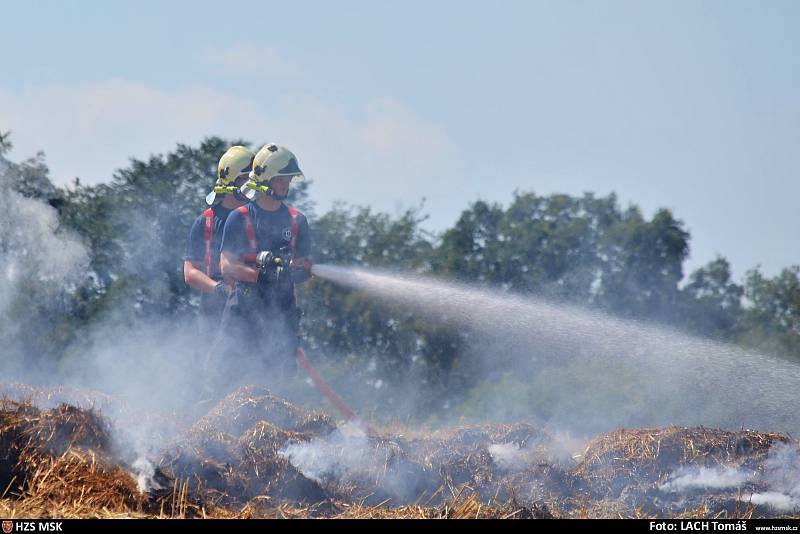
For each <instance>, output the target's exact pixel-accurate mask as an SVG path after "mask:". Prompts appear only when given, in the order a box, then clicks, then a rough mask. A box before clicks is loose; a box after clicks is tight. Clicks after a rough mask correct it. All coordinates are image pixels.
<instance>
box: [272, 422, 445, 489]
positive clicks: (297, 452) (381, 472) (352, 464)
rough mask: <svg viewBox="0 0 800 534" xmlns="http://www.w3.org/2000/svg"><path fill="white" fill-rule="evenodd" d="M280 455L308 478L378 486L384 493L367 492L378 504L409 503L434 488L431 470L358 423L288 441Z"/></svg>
mask: <svg viewBox="0 0 800 534" xmlns="http://www.w3.org/2000/svg"><path fill="white" fill-rule="evenodd" d="M278 454H279V455H280V456H281V457H283V458H285V459H286V460H287V461H289V463H291V464H292V465H293V466H294V467H295V468H297V470H298V471H300V472H301V473H302V474H303V475H304V476H305V477H307V478H310V479H311V480H314V481H316V482H318V483H321V484H334V485H338V486H340V487H365V488H370V487H373V488H374V486H377V487H378V488H380V490H381V491H382V492H383V493H381V494H380V495H376V494H375V493H372V492H371V493H370V494H367V495H364V498H365V499H367V501H368V502H372V503H375V504H377V503H378V502H382V501H386V500H391V502H392V504H393V505H400V504H406V503H410V502H414V501H415V500H418V499H419V498H420V497H421V496H422V495H423V494H424V493H425V492H428V491H433V490H434V489H435V488H434V489H432V486H433V484H432V482H431V480H432V475H431V474H430V473H425V472H423V471H422V470H421V468H420V466H418V465H416V464H414V463H413V462H410V461H407V460H405V459H404V458H403V456H402V454H401V453H400V451H398V450H397V449H395V448H393V447H392V446H391V445H390V444H389V443H387V442H383V441H381V440H379V439H376V438H370V437H369V436H368V435H367V433H366V431H365V429H364V428H363V427H362V426H360V425H359V424H357V423H346V424H344V425H342V426H340V427H338V428H337V429H336V430H334V431H333V432H332V433H330V434H329V435H327V436H325V437H322V438H315V439H313V440H311V441H309V442H300V443H297V442H295V443H289V444H287V445H286V446H285V447H283V448H282V449H281V450H279V451H278Z"/></svg>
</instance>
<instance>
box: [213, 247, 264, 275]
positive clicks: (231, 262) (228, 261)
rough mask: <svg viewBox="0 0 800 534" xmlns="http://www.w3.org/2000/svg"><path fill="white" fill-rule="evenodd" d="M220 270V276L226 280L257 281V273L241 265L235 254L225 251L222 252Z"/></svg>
mask: <svg viewBox="0 0 800 534" xmlns="http://www.w3.org/2000/svg"><path fill="white" fill-rule="evenodd" d="M220 268H221V270H222V276H223V277H225V278H226V279H233V280H239V281H240V282H256V281H258V271H257V270H256V269H253V268H252V267H248V266H247V265H245V264H244V263H242V262H241V261H240V260H239V258H238V257H237V255H236V254H233V253H232V252H229V251H227V250H223V251H222V257H221V258H220Z"/></svg>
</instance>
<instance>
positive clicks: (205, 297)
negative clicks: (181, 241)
mask: <svg viewBox="0 0 800 534" xmlns="http://www.w3.org/2000/svg"><path fill="white" fill-rule="evenodd" d="M254 157H255V156H254V155H253V153H252V152H251V151H249V150H248V149H246V148H245V147H243V146H233V147H231V148H229V149H228V150H227V151H226V152H225V154H223V155H222V158H220V160H219V165H217V181H216V184H215V185H214V189H213V190H212V191H211V192H210V193H209V194H208V196H206V203H207V204H208V205H209V206H210V207H209V208H208V209H207V210H205V211H204V212H203V213H202V214H201V215H200V216H199V217H197V219H195V221H194V224H192V228H191V230H190V231H189V241H188V243H187V245H186V256H185V257H184V262H183V279H184V281H185V282H186V285H188V286H189V287H191V288H192V289H194V290H196V291H199V292H200V293H201V295H200V311H201V317H202V318H203V320H204V321H205V322H206V324H205V325H203V326H204V327H205V328H212V329H213V328H216V325H217V323H218V322H219V319H220V315H221V313H222V310H223V308H224V306H225V302H226V300H227V298H228V295H229V293H230V286H228V285H227V284H225V282H224V281H223V280H222V272H221V271H220V267H219V249H220V244H221V243H222V231H223V229H224V227H225V221H226V220H227V218H228V215H229V214H230V213H231V211H232V210H234V209H236V208H238V207H239V206H242V205H244V204H246V203H247V201H248V199H247V198H246V197H245V196H244V194H243V193H242V192H241V190H240V188H241V186H242V185H244V184H245V183H247V180H248V179H249V175H250V171H251V170H252V168H253V158H254Z"/></svg>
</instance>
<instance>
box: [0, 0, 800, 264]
mask: <svg viewBox="0 0 800 534" xmlns="http://www.w3.org/2000/svg"><path fill="white" fill-rule="evenodd" d="M222 5H223V4H222V3H220V2H216V3H211V2H196V1H195V2H177V1H175V2H135V3H134V2H129V3H122V2H116V3H110V2H102V3H101V2H69V1H61V2H13V3H12V2H0V12H2V18H3V21H4V24H3V33H2V35H1V36H0V42H2V49H3V51H4V52H3V69H2V72H1V73H0V130H3V131H5V130H12V132H13V133H12V140H13V141H14V143H15V147H16V148H15V150H14V152H13V153H12V157H14V158H17V159H20V158H23V157H26V156H29V155H32V154H33V153H34V152H35V151H36V150H38V149H42V150H44V151H45V152H46V153H47V155H48V163H49V164H50V166H51V169H52V175H53V179H54V181H56V182H58V183H64V182H67V181H70V180H71V179H72V178H73V177H74V176H81V178H82V179H83V180H84V181H86V182H88V183H95V182H97V181H100V180H104V179H107V178H108V176H109V175H110V174H111V172H112V171H113V169H115V168H119V167H121V166H124V165H125V164H126V162H127V158H128V157H130V156H136V157H146V156H147V155H148V154H150V153H153V152H164V151H168V150H171V149H172V148H173V147H174V145H175V143H177V142H187V143H194V142H196V141H198V140H199V139H200V138H202V137H204V136H206V135H211V134H218V135H223V136H229V137H235V136H241V137H244V138H246V139H249V140H251V141H253V142H254V143H256V144H260V143H263V142H267V141H276V142H280V143H283V144H286V145H287V146H289V147H290V148H291V149H293V150H294V151H295V152H296V153H297V155H298V157H299V159H300V163H301V166H302V167H303V168H304V170H305V171H306V174H307V175H309V177H311V178H313V179H314V186H313V189H312V193H313V195H314V197H315V198H316V200H317V201H318V205H319V208H318V211H319V212H324V211H325V210H326V209H327V208H328V207H329V206H330V205H331V202H332V201H333V200H334V199H337V198H338V199H343V200H346V201H350V202H355V203H360V204H369V205H371V206H374V208H375V209H377V210H388V211H390V212H394V211H396V210H398V209H402V208H404V207H408V206H414V205H417V204H418V203H419V200H420V198H421V197H422V196H425V197H427V199H428V200H427V204H426V210H427V212H428V213H430V215H431V218H430V220H429V222H428V227H430V228H432V229H442V228H444V227H447V226H449V225H451V224H452V223H453V222H454V221H455V220H456V218H457V217H458V215H459V213H460V212H461V211H462V210H463V209H464V208H465V207H466V206H467V204H468V202H471V201H474V200H476V199H478V198H483V199H485V200H491V201H501V202H506V203H507V202H508V201H509V199H510V198H511V192H512V191H513V190H514V189H520V190H533V191H536V192H537V193H540V194H549V193H553V192H565V193H569V194H581V193H582V192H583V191H594V192H596V193H597V194H598V195H605V194H607V193H609V192H611V191H615V192H616V193H617V194H618V195H619V197H620V199H621V200H622V202H623V204H627V203H629V202H633V203H636V204H639V205H641V206H642V207H643V208H644V209H645V211H646V213H647V214H648V215H649V214H652V212H653V210H654V209H655V208H657V207H662V206H663V207H668V208H671V209H672V210H673V211H674V212H675V214H676V216H677V217H678V218H680V219H682V220H683V221H685V223H686V225H687V227H688V228H689V229H690V231H691V233H692V242H691V244H692V257H691V259H690V261H689V263H688V268H689V269H693V268H696V267H698V266H700V265H702V264H704V263H706V262H708V261H710V260H711V259H713V258H714V256H715V254H717V253H719V254H722V255H723V256H725V257H727V258H728V259H730V260H731V262H732V263H733V266H734V270H735V274H736V277H737V278H739V277H741V276H742V275H743V274H744V271H745V270H746V269H749V268H751V267H753V266H755V265H756V264H758V263H760V264H762V266H763V268H764V270H765V271H766V272H767V273H769V274H774V273H776V272H777V271H778V270H779V269H780V268H781V267H785V266H788V265H790V264H793V263H800V258H799V257H798V256H800V233H798V229H800V210H798V208H797V199H798V198H800V32H799V31H798V28H800V2H797V1H769V2H734V1H702V2H701V1H692V2H650V1H648V2H645V1H641V2H611V1H602V2H601V1H595V2H577V1H560V2H533V1H524V2H510V1H506V2H495V3H488V2H464V1H459V2H444V1H439V2H426V3H423V2H411V1H400V0H397V1H394V2H377V1H374V0H373V1H369V2H353V1H346V0H342V1H339V2H322V1H317V2H297V1H293V2H279V3H278V2H239V3H237V4H236V5H237V6H238V7H237V8H232V7H224V8H223V7H221V6H222Z"/></svg>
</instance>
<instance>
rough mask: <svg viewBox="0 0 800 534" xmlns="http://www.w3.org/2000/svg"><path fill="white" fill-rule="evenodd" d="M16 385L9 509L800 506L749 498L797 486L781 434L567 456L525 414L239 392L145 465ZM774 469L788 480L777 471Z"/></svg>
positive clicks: (83, 421) (383, 512)
mask: <svg viewBox="0 0 800 534" xmlns="http://www.w3.org/2000/svg"><path fill="white" fill-rule="evenodd" d="M16 393H17V395H19V394H20V393H26V395H27V398H26V399H25V400H10V399H5V400H3V401H2V402H0V491H4V492H3V495H2V499H0V515H3V516H6V517H8V516H26V517H231V518H232V517H238V518H248V517H492V518H506V517H507V518H545V517H561V518H569V517H679V516H683V517H728V518H732V517H738V518H750V517H776V516H792V514H795V517H796V516H797V515H796V514H797V513H798V509H797V508H791V507H790V508H787V507H786V506H784V507H780V506H779V507H777V508H776V507H775V506H774V504H773V503H769V502H765V501H764V500H763V499H754V496H758V495H768V494H771V493H770V492H771V491H773V490H774V489H775V487H776V484H777V485H778V487H786V488H789V489H787V490H786V492H788V493H787V496H791V491H792V489H791V488H793V487H794V486H793V485H794V484H795V483H796V482H797V481H795V480H794V479H791V477H792V476H796V472H795V471H793V470H792V469H793V468H794V467H800V466H792V465H789V466H784V465H777V464H776V460H775V450H776V448H777V447H780V448H781V449H782V450H783V451H784V452H789V453H791V454H790V457H791V458H794V459H795V460H796V457H797V454H798V451H800V445H799V444H798V442H797V441H796V440H793V439H792V438H790V437H789V436H785V435H781V434H774V433H764V432H754V431H748V430H740V431H736V432H730V431H724V430H717V429H710V428H703V427H689V428H686V427H669V428H647V429H620V430H617V431H614V432H611V433H609V434H606V435H602V436H599V437H597V438H595V439H594V440H592V441H591V442H590V443H589V444H588V446H584V447H582V448H581V449H580V450H578V451H575V450H568V449H569V447H568V446H566V445H565V444H564V442H563V440H562V439H561V438H560V437H559V436H557V435H554V434H551V433H549V432H547V431H545V430H544V429H541V428H538V427H536V426H533V425H530V424H525V423H517V424H508V425H483V426H470V427H463V428H455V429H448V430H441V431H436V432H421V431H414V432H413V433H412V432H410V431H407V430H405V431H393V430H389V429H378V430H377V431H372V430H370V431H365V430H363V429H361V428H359V427H358V426H356V425H352V424H348V425H337V422H336V421H334V420H333V419H331V418H330V417H329V416H328V415H326V414H324V413H321V412H317V411H312V410H307V409H304V408H301V407H299V406H296V405H293V404H291V403H290V402H288V401H287V400H285V399H282V398H279V397H276V396H274V395H272V394H271V393H270V392H269V391H268V390H266V389H264V388H261V387H255V386H248V387H244V388H241V389H239V390H237V391H235V392H233V393H232V394H230V395H228V396H227V397H226V398H224V399H222V400H221V401H220V402H219V403H218V404H216V406H214V407H213V408H212V409H210V410H209V411H208V413H207V414H205V415H203V416H202V417H200V418H199V419H197V420H196V421H194V422H193V423H192V424H191V425H189V424H184V426H183V427H182V428H183V429H182V430H181V431H180V432H179V433H178V434H177V435H176V436H173V437H172V438H171V439H170V440H169V441H168V442H167V444H166V445H165V446H163V448H162V449H161V450H160V452H159V454H158V455H156V456H157V457H151V458H149V462H150V464H151V467H152V471H151V472H149V473H148V472H147V470H146V469H145V470H143V469H142V466H141V465H140V464H139V463H138V462H141V461H142V458H137V455H136V454H135V453H133V452H132V451H131V450H130V449H128V448H126V447H124V446H121V445H120V443H119V441H120V440H119V439H115V436H116V433H115V430H114V428H113V426H112V424H111V423H110V422H109V420H108V419H106V417H105V416H104V415H103V413H101V410H100V409H98V408H97V407H96V406H95V407H86V406H85V404H84V407H81V408H78V407H76V406H74V405H70V404H57V405H53V406H52V407H49V408H48V409H44V408H41V407H37V406H43V405H47V404H48V403H47V402H42V399H50V400H51V401H52V399H55V398H57V397H58V396H59V395H58V393H61V394H63V391H57V392H53V391H50V392H45V391H43V390H35V389H33V388H30V389H28V390H25V388H24V387H19V386H18V387H17V389H16ZM73 393H74V392H73ZM105 400H106V401H108V402H107V403H106V405H105V409H107V410H113V409H114V408H113V400H110V399H105ZM49 404H54V403H53V402H50V403H49ZM76 404H77V403H76ZM180 424H182V423H179V422H176V425H180ZM792 454H793V456H792ZM784 456H785V454H784ZM782 467H785V468H786V470H785V472H782V471H781V468H782ZM722 470H724V471H722ZM709 473H712V474H714V473H716V474H717V475H718V474H719V473H729V474H730V473H733V474H735V480H734V481H722V482H720V481H719V477H718V476H717V477H716V478H715V479H714V480H712V481H710V482H709V481H705V482H703V481H702V476H701V475H703V474H709ZM778 475H780V476H783V477H784V479H785V478H786V477H787V476H788V477H789V480H783V482H781V481H776V476H778ZM712 478H713V477H712ZM687 481H688V482H687ZM781 484H783V486H781ZM143 486H144V491H143V490H142V488H143Z"/></svg>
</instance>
